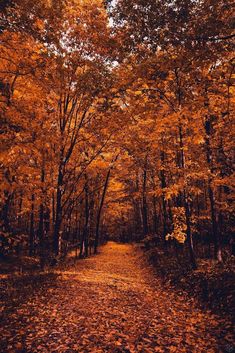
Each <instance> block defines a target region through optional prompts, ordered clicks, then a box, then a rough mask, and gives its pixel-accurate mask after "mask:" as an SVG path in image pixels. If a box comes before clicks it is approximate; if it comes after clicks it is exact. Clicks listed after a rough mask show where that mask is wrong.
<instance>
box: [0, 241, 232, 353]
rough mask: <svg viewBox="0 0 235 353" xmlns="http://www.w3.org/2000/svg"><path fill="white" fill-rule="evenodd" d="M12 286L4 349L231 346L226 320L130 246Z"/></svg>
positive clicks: (66, 351) (2, 331)
mask: <svg viewBox="0 0 235 353" xmlns="http://www.w3.org/2000/svg"><path fill="white" fill-rule="evenodd" d="M22 283H24V282H23V281H22ZM11 290H13V293H11V296H9V297H8V298H7V300H5V301H4V303H3V306H2V308H3V309H2V319H1V328H0V337H1V346H0V347H1V352H2V353H7V352H18V353H20V352H22V353H23V352H30V353H31V352H32V353H34V352H42V353H45V352H61V353H72V352H84V353H86V352H87V353H88V352H92V353H99V352H100V353H103V352H110V353H113V352H114V353H115V352H116V353H118V352H119V353H121V352H123V353H125V352H126V353H128V352H129V353H135V352H141V353H151V352H163V353H165V352H177V353H181V352H182V353H183V352H186V353H191V352H195V353H200V352H206V353H217V352H226V351H228V352H232V349H233V337H232V326H231V323H230V322H229V321H228V320H226V319H223V318H221V317H219V316H216V315H213V314H212V313H211V312H210V311H205V310H202V309H201V308H199V307H198V306H197V304H196V302H194V299H193V298H191V299H190V298H188V297H186V296H185V295H184V293H182V295H179V292H176V291H174V289H173V288H171V287H170V286H164V285H163V284H162V282H161V281H160V279H158V278H157V277H156V276H154V275H153V273H152V271H151V268H149V267H148V266H147V265H146V263H144V262H143V261H142V257H141V256H140V255H139V253H138V251H137V250H136V249H135V248H134V246H133V245H126V244H125V245H123V244H116V243H112V242H110V243H108V244H107V245H105V246H104V247H102V249H101V253H100V254H99V255H98V256H94V257H90V258H88V259H85V260H82V261H77V262H75V264H74V265H73V266H71V267H70V268H66V270H63V269H61V270H57V273H56V274H54V275H53V276H51V277H50V276H48V277H47V279H46V280H45V281H41V280H38V281H36V280H35V281H34V282H33V285H30V284H27V285H25V287H21V288H20V282H17V285H15V287H14V288H13V289H12V288H11ZM9 291H10V289H9ZM14 291H15V292H14ZM3 299H4V298H3ZM5 299H6V298H5Z"/></svg>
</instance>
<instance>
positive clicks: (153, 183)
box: [0, 0, 234, 268]
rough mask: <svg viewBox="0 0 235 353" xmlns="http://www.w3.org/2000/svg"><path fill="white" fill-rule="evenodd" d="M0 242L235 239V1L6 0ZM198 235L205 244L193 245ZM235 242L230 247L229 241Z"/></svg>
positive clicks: (46, 246) (65, 246)
mask: <svg viewBox="0 0 235 353" xmlns="http://www.w3.org/2000/svg"><path fill="white" fill-rule="evenodd" d="M0 11H1V18H0V116H1V157H0V158H1V159H0V167H1V179H0V187H1V200H0V209H1V224H0V232H1V233H0V252H1V256H6V255H7V254H9V253H14V252H17V251H18V252H25V251H26V252H28V253H29V254H30V255H31V256H32V255H36V256H38V257H39V258H40V261H41V267H42V268H43V267H44V266H45V264H47V263H49V262H50V261H52V262H53V261H55V259H58V258H60V257H61V256H64V255H66V254H67V253H68V252H69V250H71V249H77V250H79V252H80V257H83V256H88V254H89V252H90V251H91V250H92V249H94V251H95V252H97V247H98V244H100V242H104V241H105V240H107V239H108V238H112V239H115V240H120V241H141V240H143V239H144V240H145V241H146V242H148V244H152V243H154V244H161V245H162V247H163V249H167V248H169V247H170V248H172V247H173V248H174V251H175V252H177V251H180V250H179V249H182V248H183V249H184V251H185V252H186V253H187V254H188V257H189V259H190V262H191V265H192V267H193V268H196V267H197V256H200V251H201V249H203V247H204V246H207V245H208V244H209V245H211V248H210V251H211V252H210V256H214V257H215V258H216V259H217V260H218V261H219V262H222V261H223V251H222V249H223V247H224V246H227V245H228V244H230V245H231V244H232V238H231V234H232V226H231V224H232V218H233V210H232V199H233V188H234V174H233V170H232V162H233V160H232V159H233V154H232V150H233V149H232V147H233V138H234V137H233V129H232V119H233V108H234V86H233V84H234V52H233V50H232V45H233V39H234V32H233V30H232V25H233V23H232V22H233V21H232V1H230V0H228V1H224V0H218V1H212V0H203V1H194V0H183V1H182V0H180V1H179V0H174V1H172V0H165V1H160V0H157V1H156V0H154V1H152V0H148V1H143V0H133V1H129V0H119V1H102V0H69V1H66V0H38V1H32V0H4V1H1V4H0ZM195 245H196V251H195ZM233 250H234V249H233Z"/></svg>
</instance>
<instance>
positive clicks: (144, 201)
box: [142, 166, 149, 237]
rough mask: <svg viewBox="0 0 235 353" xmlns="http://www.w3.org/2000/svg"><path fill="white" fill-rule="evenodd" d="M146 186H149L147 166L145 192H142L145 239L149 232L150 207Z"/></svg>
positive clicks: (144, 173)
mask: <svg viewBox="0 0 235 353" xmlns="http://www.w3.org/2000/svg"><path fill="white" fill-rule="evenodd" d="M146 184H147V170H146V166H145V168H144V172H143V190H142V214H143V216H142V218H143V236H144V237H145V236H146V235H147V234H148V232H149V229H148V205H147V198H146Z"/></svg>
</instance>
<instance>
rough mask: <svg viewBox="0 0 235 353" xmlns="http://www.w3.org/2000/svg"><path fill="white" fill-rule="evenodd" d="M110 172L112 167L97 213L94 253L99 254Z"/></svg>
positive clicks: (107, 176)
mask: <svg viewBox="0 0 235 353" xmlns="http://www.w3.org/2000/svg"><path fill="white" fill-rule="evenodd" d="M110 173H111V168H110V169H109V170H108V173H107V175H106V179H105V183H104V188H103V193H102V196H101V201H100V205H99V209H98V213H97V220H96V232H95V242H94V254H97V249H98V244H99V230H100V229H99V228H100V218H101V212H102V208H103V204H104V199H105V194H106V191H107V188H108V182H109V177H110Z"/></svg>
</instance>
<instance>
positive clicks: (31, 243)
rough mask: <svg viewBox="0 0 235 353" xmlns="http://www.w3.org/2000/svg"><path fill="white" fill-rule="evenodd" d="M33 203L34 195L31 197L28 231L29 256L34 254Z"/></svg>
mask: <svg viewBox="0 0 235 353" xmlns="http://www.w3.org/2000/svg"><path fill="white" fill-rule="evenodd" d="M34 201H35V195H34V194H32V197H31V212H30V229H29V256H33V254H34Z"/></svg>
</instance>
